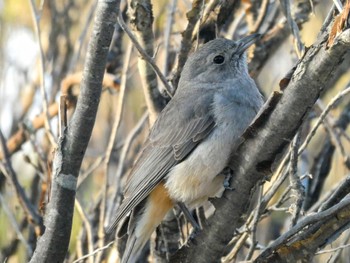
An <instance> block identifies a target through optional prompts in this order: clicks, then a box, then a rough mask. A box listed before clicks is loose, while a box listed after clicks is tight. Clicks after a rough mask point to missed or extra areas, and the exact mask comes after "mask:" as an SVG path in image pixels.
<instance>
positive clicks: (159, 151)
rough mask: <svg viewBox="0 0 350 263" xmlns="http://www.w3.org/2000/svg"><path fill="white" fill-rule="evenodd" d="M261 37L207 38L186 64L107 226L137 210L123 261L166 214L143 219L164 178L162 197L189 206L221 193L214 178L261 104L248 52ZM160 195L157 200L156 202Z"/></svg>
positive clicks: (219, 180) (219, 182)
mask: <svg viewBox="0 0 350 263" xmlns="http://www.w3.org/2000/svg"><path fill="white" fill-rule="evenodd" d="M256 38H257V37H256V36H250V37H246V38H244V39H242V40H241V41H238V42H233V41H230V40H226V39H216V40H213V41H210V42H208V43H207V44H205V45H204V46H203V47H201V48H200V49H199V50H198V51H196V52H195V53H194V54H193V55H191V56H190V57H189V59H188V61H187V62H186V64H185V67H184V69H183V72H182V74H181V78H180V82H179V86H178V89H177V91H176V94H175V95H174V97H173V99H172V100H171V101H170V102H169V103H168V105H167V106H166V107H165V109H164V110H163V111H162V113H161V114H160V116H159V117H158V119H157V120H156V122H155V124H154V126H153V128H152V130H151V132H150V135H149V137H148V139H147V141H146V143H145V146H144V148H143V151H142V153H141V155H140V157H139V159H138V160H137V162H136V163H135V165H134V167H133V169H132V171H131V174H130V176H129V178H128V181H127V184H126V187H125V191H124V201H123V203H122V204H121V206H120V207H119V209H118V211H117V215H116V217H115V220H114V221H113V223H112V225H111V226H110V227H109V229H108V230H107V232H111V231H112V230H113V229H114V228H115V227H116V226H117V225H118V223H119V222H120V220H121V219H123V218H124V217H125V216H126V215H127V214H128V213H129V212H130V211H132V210H134V209H136V208H137V209H136V210H137V211H138V213H137V216H133V218H134V219H133V220H132V223H131V224H130V225H129V230H128V234H129V240H128V243H127V249H126V255H125V256H124V259H123V262H133V261H134V260H136V258H137V254H138V253H139V251H140V249H141V248H142V247H143V246H144V244H145V242H146V241H147V239H148V238H149V236H147V237H145V235H150V233H152V232H153V230H154V228H155V227H156V226H157V225H158V224H159V223H160V221H159V220H161V219H162V218H160V219H159V218H158V219H154V220H158V221H159V222H158V221H157V222H154V223H153V222H152V221H151V219H147V218H146V217H147V216H149V215H148V214H149V213H150V212H149V211H152V210H151V208H152V202H155V201H152V200H151V197H150V194H151V193H152V191H155V188H156V187H157V186H158V185H159V184H160V183H164V186H165V189H166V192H167V195H168V196H164V198H163V199H165V198H169V197H170V200H171V201H172V202H174V203H175V202H183V203H185V204H187V205H189V206H191V207H192V206H196V205H199V204H201V203H202V202H203V201H205V200H206V199H207V198H208V197H209V196H214V195H215V194H217V192H218V191H219V190H221V188H222V184H223V178H220V177H217V175H218V174H219V173H220V172H221V171H222V169H224V168H225V166H226V164H227V161H228V158H229V156H230V153H231V152H232V151H233V150H234V149H235V148H236V147H237V146H238V142H239V138H240V136H241V135H242V133H243V132H244V130H245V129H246V128H247V127H248V125H249V124H250V122H251V121H252V120H253V118H254V117H255V115H256V113H257V112H258V110H259V109H260V107H261V106H262V103H263V100H262V97H261V95H260V93H259V91H258V90H257V88H256V85H255V83H254V81H253V80H252V79H251V78H250V77H249V75H248V70H247V63H246V59H245V54H244V51H245V49H246V48H247V47H248V46H250V45H251V44H252V43H254V41H255V40H256ZM160 193H162V192H160ZM158 196H159V194H158ZM163 199H157V200H158V201H157V202H158V205H159V206H161V204H159V203H160V202H162V200H163ZM166 208H167V209H169V208H168V207H166ZM164 210H166V209H165V208H164ZM164 213H166V211H164ZM159 217H161V215H159ZM146 226H147V227H148V226H151V227H150V228H152V229H146ZM138 240H139V241H138ZM128 260H129V261H128Z"/></svg>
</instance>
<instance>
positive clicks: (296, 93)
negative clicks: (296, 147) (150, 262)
mask: <svg viewBox="0 0 350 263" xmlns="http://www.w3.org/2000/svg"><path fill="white" fill-rule="evenodd" d="M327 37H328V33H327V32H322V34H321V35H320V37H319V38H318V41H317V42H316V43H315V44H314V45H313V46H312V47H311V48H310V49H309V50H308V51H307V52H306V54H305V56H304V57H303V59H302V60H301V61H300V62H299V63H298V65H297V68H296V70H295V72H294V74H293V76H292V79H291V81H290V83H289V85H288V86H287V88H286V89H285V90H284V93H283V95H282V97H281V99H280V100H279V102H278V103H277V104H276V106H275V107H273V108H272V109H269V112H267V113H265V114H263V115H262V117H260V118H258V119H257V120H256V121H255V123H254V124H253V125H252V127H251V128H250V129H248V130H247V132H246V134H245V136H244V137H245V139H246V141H245V143H244V144H242V145H241V147H240V148H239V149H238V150H237V152H236V154H235V156H234V157H233V158H232V160H231V163H230V167H231V168H232V169H233V170H234V171H235V175H234V180H232V183H231V187H232V188H233V189H234V190H233V191H225V192H224V195H223V198H221V199H216V200H213V203H214V205H215V207H216V212H215V214H214V216H213V217H211V218H210V219H209V220H208V225H207V226H206V227H205V228H204V229H203V231H202V232H200V233H199V234H198V236H197V237H196V238H195V239H194V240H191V241H189V242H188V244H187V246H184V247H182V248H181V249H180V250H179V251H178V252H177V253H176V254H175V256H174V257H173V262H193V261H194V259H195V262H197V263H200V262H219V261H220V258H221V256H222V255H223V253H224V251H225V248H226V245H227V243H228V242H229V241H230V239H231V238H232V236H233V234H234V232H235V231H236V229H238V228H239V227H240V226H241V225H242V224H243V221H244V218H245V217H246V213H247V210H248V204H249V201H250V199H251V196H252V194H253V192H254V187H255V185H256V183H257V182H259V181H261V180H263V179H264V178H266V176H269V175H270V174H271V171H272V170H273V169H274V167H275V165H276V164H277V162H278V161H279V159H280V157H281V153H283V151H284V149H285V147H286V146H287V145H288V144H289V142H290V141H291V140H292V138H293V136H294V134H295V132H296V131H297V129H298V128H299V127H300V125H301V123H302V121H303V118H304V117H305V116H306V114H307V112H308V111H309V110H310V108H311V107H312V106H313V104H314V103H315V102H316V100H317V98H318V97H319V95H320V94H321V92H322V91H323V90H324V89H326V88H327V82H328V80H329V79H330V77H331V75H332V73H334V72H335V70H336V69H337V67H338V66H339V65H340V64H341V62H342V60H343V57H344V54H345V52H346V51H347V49H348V48H349V47H350V29H347V30H345V31H344V32H342V33H341V34H340V35H339V37H338V38H337V39H336V42H335V43H334V45H333V46H332V47H330V48H329V49H328V50H326V49H325V42H326V40H327ZM292 113H293V114H292Z"/></svg>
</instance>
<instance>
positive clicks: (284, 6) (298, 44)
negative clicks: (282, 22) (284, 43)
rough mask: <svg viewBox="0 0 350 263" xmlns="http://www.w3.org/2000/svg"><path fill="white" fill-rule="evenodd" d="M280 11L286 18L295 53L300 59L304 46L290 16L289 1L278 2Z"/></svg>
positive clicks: (281, 0)
mask: <svg viewBox="0 0 350 263" xmlns="http://www.w3.org/2000/svg"><path fill="white" fill-rule="evenodd" d="M280 3H281V7H282V11H283V13H284V15H285V16H286V18H287V23H288V25H289V27H290V29H291V31H292V34H293V36H294V39H295V47H296V52H297V55H298V57H299V58H301V57H302V56H303V54H304V52H305V47H304V44H303V43H302V41H301V38H300V32H299V28H298V25H297V23H296V22H295V21H294V20H293V18H292V14H291V7H290V1H289V0H280Z"/></svg>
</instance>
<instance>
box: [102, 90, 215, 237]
mask: <svg viewBox="0 0 350 263" xmlns="http://www.w3.org/2000/svg"><path fill="white" fill-rule="evenodd" d="M211 103H212V96H210V94H207V95H201V96H199V97H197V98H196V99H195V100H194V99H193V97H192V98H191V97H190V96H186V94H183V95H182V96H181V98H180V96H178V97H177V98H176V100H174V99H172V100H171V101H170V102H169V104H168V105H167V106H166V108H165V109H164V110H163V111H162V113H161V114H160V115H159V117H158V119H157V121H156V122H155V124H154V126H153V128H152V130H151V132H150V135H149V137H148V139H147V141H146V144H145V146H144V148H143V151H142V153H141V155H140V157H139V159H138V160H137V161H136V163H135V165H134V167H133V169H132V171H131V174H130V176H129V178H128V181H127V183H126V187H125V190H124V200H123V203H122V204H121V205H120V207H119V208H118V211H117V215H116V217H115V219H114V221H113V223H112V225H111V226H110V227H109V228H108V230H107V232H111V231H112V230H113V229H114V228H115V227H116V226H117V225H118V223H119V221H120V220H121V219H122V218H124V217H125V216H126V215H127V214H128V213H129V211H131V210H132V209H134V208H135V207H136V206H137V205H138V204H139V203H140V202H141V201H142V200H144V199H145V198H146V197H147V196H148V195H149V194H150V192H151V191H152V190H153V189H154V188H155V187H156V185H157V184H158V183H159V182H160V181H161V180H162V179H164V177H165V176H166V174H167V173H168V172H169V170H170V169H171V168H172V167H173V166H175V165H176V164H177V163H179V162H180V161H182V160H184V159H185V158H186V157H187V155H188V154H190V153H191V152H192V151H193V149H194V148H195V147H196V146H197V145H198V143H200V142H201V141H202V140H204V139H205V138H206V137H207V136H208V135H209V134H210V132H211V131H212V129H213V128H214V126H215V122H214V119H213V116H211V113H210V112H211V111H210V106H211Z"/></svg>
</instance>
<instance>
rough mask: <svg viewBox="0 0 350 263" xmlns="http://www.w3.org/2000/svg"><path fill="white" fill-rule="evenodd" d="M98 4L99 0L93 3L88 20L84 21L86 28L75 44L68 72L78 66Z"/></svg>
mask: <svg viewBox="0 0 350 263" xmlns="http://www.w3.org/2000/svg"><path fill="white" fill-rule="evenodd" d="M96 6H97V0H94V3H93V4H92V5H91V8H90V11H89V14H88V16H87V18H86V21H85V23H84V25H85V26H84V28H83V30H82V32H81V34H80V36H79V38H78V41H77V42H76V43H75V46H74V53H73V54H74V55H73V57H72V59H71V61H70V63H69V69H68V72H71V71H73V69H74V67H75V66H76V64H77V62H78V59H79V57H80V53H81V50H82V47H83V43H84V40H85V38H86V34H87V32H88V29H89V27H90V24H91V21H92V20H93V18H94V13H95V10H96Z"/></svg>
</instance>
